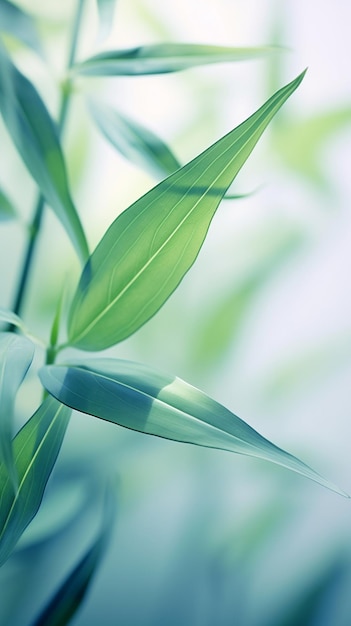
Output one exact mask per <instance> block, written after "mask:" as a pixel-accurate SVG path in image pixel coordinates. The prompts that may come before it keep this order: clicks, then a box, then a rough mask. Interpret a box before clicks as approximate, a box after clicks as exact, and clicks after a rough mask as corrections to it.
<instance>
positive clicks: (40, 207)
mask: <svg viewBox="0 0 351 626" xmlns="http://www.w3.org/2000/svg"><path fill="white" fill-rule="evenodd" d="M84 2H85V0H78V5H77V10H76V15H75V19H74V23H73V28H72V37H71V45H70V49H69V55H68V61H67V69H68V70H69V69H70V68H71V67H72V65H73V63H74V61H75V56H76V51H77V44H78V36H79V30H80V24H81V20H82V14H83V8H84ZM70 96H71V89H70V83H69V82H68V83H65V84H64V86H63V89H62V95H61V103H60V110H59V114H58V124H57V125H58V134H59V137H61V136H62V134H63V131H64V127H65V123H66V119H67V113H68V108H69V104H70ZM44 206H45V199H44V198H43V196H42V195H41V194H38V197H37V200H36V202H35V208H34V214H33V219H32V222H31V225H30V236H29V241H28V245H27V249H26V251H25V254H24V259H23V265H22V270H21V274H20V278H19V281H18V287H17V292H16V296H15V299H14V305H13V312H14V313H16V314H17V315H20V314H21V313H22V309H23V305H24V300H25V296H26V291H27V288H28V279H29V276H30V273H31V269H32V266H33V259H34V255H35V251H36V247H37V243H38V235H39V232H40V228H41V223H42V218H43V212H44ZM11 330H15V329H14V328H11Z"/></svg>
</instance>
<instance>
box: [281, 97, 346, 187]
mask: <svg viewBox="0 0 351 626" xmlns="http://www.w3.org/2000/svg"><path fill="white" fill-rule="evenodd" d="M350 124H351V107H350V106H348V107H345V108H342V109H339V110H335V111H327V112H325V113H322V114H319V115H315V116H310V117H308V118H305V119H301V120H296V119H295V120H290V119H286V120H285V123H284V124H281V125H279V126H278V127H277V128H276V132H275V133H274V135H273V139H274V141H275V149H276V151H277V153H278V154H279V159H282V160H283V162H285V164H286V166H287V167H288V168H290V169H291V170H293V171H295V172H298V173H299V174H300V175H302V176H305V177H307V178H308V179H309V180H310V181H311V182H313V183H314V184H316V185H317V186H319V187H321V188H322V189H323V190H325V188H326V187H328V185H329V181H328V172H327V170H326V169H323V159H322V154H323V149H324V147H326V144H327V142H328V141H330V140H331V138H332V137H333V136H334V135H335V134H336V133H337V132H340V131H341V130H342V129H343V128H345V127H346V126H349V125H350Z"/></svg>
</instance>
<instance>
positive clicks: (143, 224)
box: [68, 74, 303, 350]
mask: <svg viewBox="0 0 351 626" xmlns="http://www.w3.org/2000/svg"><path fill="white" fill-rule="evenodd" d="M302 78H303V74H301V75H300V76H298V77H297V78H296V79H295V80H293V81H292V82H291V83H289V84H288V85H286V86H285V87H283V88H282V89H280V91H278V92H277V93H276V94H275V95H274V96H272V97H271V98H270V99H269V100H268V101H267V102H266V103H265V104H264V105H263V106H262V107H261V108H260V109H259V110H258V111H256V113H254V114H253V115H252V116H251V117H249V118H248V119H247V120H246V121H245V122H243V123H242V124H241V125H240V126H238V127H237V128H235V129H234V130H233V131H231V132H230V133H228V135H225V136H224V137H222V139H220V140H219V141H217V142H216V143H215V144H213V145H212V146H211V147H210V148H208V149H207V150H205V152H203V153H202V154H200V155H199V156H197V157H196V158H195V159H194V160H193V161H190V163H188V164H187V165H185V166H184V167H182V168H181V169H179V170H177V171H176V172H175V173H174V174H172V175H171V176H169V177H168V178H166V179H165V180H164V181H162V182H161V183H160V184H159V185H157V186H156V187H154V188H153V189H151V191H149V192H148V193H147V194H146V195H144V196H143V197H141V198H139V200H137V201H136V202H135V203H134V204H132V205H131V206H130V207H129V208H128V209H127V210H126V211H124V212H123V213H122V214H121V215H119V216H118V218H117V219H116V220H115V221H114V222H113V224H112V225H111V226H110V228H109V229H108V230H107V232H106V234H105V235H104V237H103V238H102V240H101V241H100V243H99V244H98V246H97V248H96V250H95V251H94V253H93V254H92V256H91V257H90V259H89V261H88V263H87V265H86V267H85V269H84V271H83V274H82V277H81V280H80V283H79V285H78V288H77V291H76V294H75V296H74V299H73V302H72V306H71V310H70V313H69V319H68V336H69V342H70V344H72V345H74V346H77V347H79V348H82V349H83V350H102V349H104V348H107V347H109V346H111V345H113V344H115V343H117V342H119V341H122V340H123V339H125V338H126V337H128V336H129V335H131V334H132V333H134V332H135V331H136V330H137V329H138V328H140V326H142V325H143V324H144V323H145V322H146V321H147V320H148V319H149V318H150V317H152V316H153V315H154V314H155V313H156V312H157V311H158V309H159V308H160V307H161V306H162V305H163V303H164V302H165V300H166V299H167V298H168V297H169V296H170V295H171V293H172V292H173V291H174V290H175V288H176V287H177V285H178V284H179V282H180V281H181V279H182V278H183V276H184V275H185V273H186V272H187V271H188V270H189V268H190V267H191V266H192V264H193V263H194V261H195V259H196V257H197V255H198V253H199V250H200V248H201V246H202V244H203V241H204V239H205V237H206V234H207V230H208V228H209V225H210V223H211V220H212V218H213V216H214V214H215V212H216V209H217V207H218V205H219V203H220V201H221V199H222V198H223V196H224V194H225V192H226V191H227V189H228V187H229V186H230V185H231V184H232V182H233V179H234V178H235V176H236V175H237V173H238V172H239V170H240V169H241V167H242V166H243V164H244V163H245V161H246V159H247V158H248V156H249V155H250V153H251V151H252V150H253V148H254V146H255V145H256V143H257V141H258V139H259V138H260V136H261V135H262V133H263V131H264V129H265V128H266V126H267V125H268V124H269V122H270V121H271V119H272V118H273V116H274V115H275V113H276V112H277V111H278V110H279V108H280V107H281V106H282V104H283V103H284V102H285V101H286V100H287V98H288V97H289V96H290V95H291V94H292V92H293V91H294V90H295V89H296V88H297V87H298V85H299V84H300V83H301V81H302Z"/></svg>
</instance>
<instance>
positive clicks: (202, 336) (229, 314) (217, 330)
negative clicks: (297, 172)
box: [191, 231, 302, 368]
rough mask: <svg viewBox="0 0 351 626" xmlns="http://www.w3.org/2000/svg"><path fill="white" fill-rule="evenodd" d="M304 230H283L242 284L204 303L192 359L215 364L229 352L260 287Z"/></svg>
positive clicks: (260, 255)
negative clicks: (212, 300)
mask: <svg viewBox="0 0 351 626" xmlns="http://www.w3.org/2000/svg"><path fill="white" fill-rule="evenodd" d="M301 241H302V238H301V233H298V232H294V231H288V233H286V234H285V235H284V234H283V233H281V234H280V238H279V240H278V241H277V242H276V243H275V244H274V246H273V248H272V249H271V250H270V251H269V252H268V254H267V252H265V255H264V256H263V257H262V254H259V255H258V259H257V261H256V263H255V266H254V268H253V269H251V270H250V271H249V272H248V274H247V276H246V277H244V278H242V279H241V281H240V282H239V284H235V285H233V287H232V288H230V287H229V288H227V290H226V292H225V295H224V297H223V298H221V297H218V298H216V300H215V302H214V303H211V302H210V303H209V305H208V306H206V307H204V309H205V311H204V314H203V316H202V317H201V320H199V321H198V323H197V326H196V328H195V330H194V333H193V346H192V351H191V352H192V359H193V360H194V362H195V363H196V364H197V366H198V367H200V368H206V367H208V366H211V365H212V366H214V365H215V364H216V363H218V361H219V360H220V359H221V358H222V357H223V356H224V355H225V354H226V353H227V351H228V349H230V347H231V346H232V345H233V342H235V339H238V340H239V341H240V331H241V329H242V325H243V324H244V323H245V320H246V318H247V315H248V313H249V310H250V308H251V306H252V305H253V303H254V301H255V298H256V297H257V295H258V293H259V292H260V289H262V287H263V286H264V285H265V284H266V282H267V281H268V280H269V279H270V278H271V277H272V275H273V274H274V272H275V271H277V270H278V271H279V269H281V267H282V264H283V263H284V261H285V260H286V258H288V257H289V256H290V255H291V253H292V252H294V251H296V248H297V246H298V245H299V244H301Z"/></svg>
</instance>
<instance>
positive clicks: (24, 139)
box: [0, 49, 89, 262]
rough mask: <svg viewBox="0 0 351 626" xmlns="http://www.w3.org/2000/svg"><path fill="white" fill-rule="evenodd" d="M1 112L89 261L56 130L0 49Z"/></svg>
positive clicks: (37, 179) (36, 177) (48, 198)
mask: <svg viewBox="0 0 351 626" xmlns="http://www.w3.org/2000/svg"><path fill="white" fill-rule="evenodd" d="M0 112H1V114H2V116H3V118H4V122H5V124H6V126H7V129H8V132H9V133H10V135H11V137H12V140H13V142H14V144H15V146H16V148H17V150H18V152H19V154H20V156H21V158H22V159H23V161H24V163H25V165H26V167H27V168H28V170H29V172H30V174H31V175H32V177H33V178H34V180H35V182H36V183H37V185H38V186H39V188H40V191H41V192H42V194H43V196H44V197H45V199H46V201H47V202H48V204H49V205H50V206H51V207H52V209H53V210H54V211H55V213H56V215H57V217H58V218H59V219H60V221H61V222H62V224H63V226H64V227H65V229H66V231H67V233H68V235H69V236H70V238H71V241H72V243H73V245H74V247H75V248H76V250H77V252H78V254H79V255H80V258H81V260H82V261H83V262H84V261H86V259H87V257H88V254H89V253H88V246H87V243H86V239H85V235H84V232H83V229H82V226H81V223H80V221H79V217H78V215H77V212H76V209H75V206H74V204H73V201H72V198H71V195H70V190H69V185H68V179H67V174H66V167H65V162H64V157H63V153H62V150H61V146H60V141H59V137H58V132H57V128H56V126H55V124H54V122H53V120H52V119H51V117H50V115H49V113H48V111H47V109H46V107H45V104H44V102H43V101H42V99H41V98H40V96H39V94H38V93H37V91H36V89H35V88H34V86H33V85H32V84H31V83H30V82H29V80H28V79H27V78H26V77H25V76H23V74H21V73H20V72H19V71H18V70H17V68H16V67H15V66H14V65H13V64H12V62H11V60H10V59H9V57H8V56H7V55H6V54H5V52H4V51H2V50H1V49H0Z"/></svg>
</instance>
